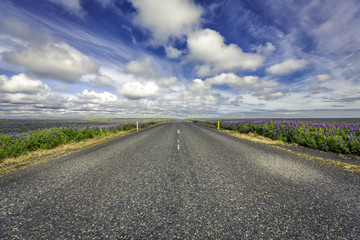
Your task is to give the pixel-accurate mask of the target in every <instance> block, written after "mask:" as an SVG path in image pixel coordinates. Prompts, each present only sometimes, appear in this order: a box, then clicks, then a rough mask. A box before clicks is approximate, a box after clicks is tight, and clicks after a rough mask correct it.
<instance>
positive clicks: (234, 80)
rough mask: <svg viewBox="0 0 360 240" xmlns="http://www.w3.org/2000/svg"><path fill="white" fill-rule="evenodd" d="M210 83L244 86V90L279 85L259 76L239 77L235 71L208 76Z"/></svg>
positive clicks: (207, 81)
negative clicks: (261, 79) (262, 79)
mask: <svg viewBox="0 0 360 240" xmlns="http://www.w3.org/2000/svg"><path fill="white" fill-rule="evenodd" d="M205 83H206V84H208V85H224V84H227V85H229V86H235V87H242V89H244V90H256V89H264V88H274V87H277V86H279V83H278V82H275V81H260V79H259V77H258V76H244V77H239V76H237V75H236V74H234V73H221V74H219V75H216V76H214V77H211V78H206V79H205Z"/></svg>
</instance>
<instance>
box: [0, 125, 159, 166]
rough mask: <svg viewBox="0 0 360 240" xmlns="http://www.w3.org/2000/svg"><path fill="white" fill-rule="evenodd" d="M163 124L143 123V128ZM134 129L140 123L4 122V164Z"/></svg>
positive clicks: (0, 141)
mask: <svg viewBox="0 0 360 240" xmlns="http://www.w3.org/2000/svg"><path fill="white" fill-rule="evenodd" d="M160 121H163V120H156V121H145V120H140V121H139V128H144V127H147V126H150V125H154V124H156V123H158V122H160ZM134 128H136V121H134V120H132V121H130V120H123V119H79V120H77V119H64V120H34V119H31V120H13V119H12V120H0V162H2V161H3V160H4V159H5V158H9V157H17V156H20V155H23V154H26V153H28V152H31V151H35V150H38V149H51V148H54V147H57V146H59V145H62V144H67V143H71V142H79V141H82V140H85V139H89V138H93V137H96V136H100V135H104V134H110V133H116V132H119V131H127V130H131V129H134Z"/></svg>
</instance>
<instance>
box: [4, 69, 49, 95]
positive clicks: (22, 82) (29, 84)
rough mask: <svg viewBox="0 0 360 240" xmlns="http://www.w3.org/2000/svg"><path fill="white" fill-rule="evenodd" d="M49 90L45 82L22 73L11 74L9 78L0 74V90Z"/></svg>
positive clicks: (34, 92)
mask: <svg viewBox="0 0 360 240" xmlns="http://www.w3.org/2000/svg"><path fill="white" fill-rule="evenodd" d="M49 91H50V88H49V87H48V86H47V85H46V84H44V83H43V82H41V81H40V80H37V79H31V78H29V77H27V76H26V75H25V74H23V73H21V74H18V75H15V76H12V77H11V78H10V79H9V78H8V77H7V76H5V75H0V92H5V93H26V94H37V93H41V92H43V93H44V92H49Z"/></svg>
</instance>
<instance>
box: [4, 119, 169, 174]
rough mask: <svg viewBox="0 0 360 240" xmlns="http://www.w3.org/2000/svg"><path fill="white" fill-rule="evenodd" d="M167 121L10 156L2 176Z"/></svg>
mask: <svg viewBox="0 0 360 240" xmlns="http://www.w3.org/2000/svg"><path fill="white" fill-rule="evenodd" d="M166 123H168V121H167V122H159V123H157V124H154V125H151V126H148V127H145V128H140V129H139V130H138V131H136V129H132V130H128V131H120V132H117V133H112V134H108V135H102V136H98V137H94V138H91V139H86V140H84V141H80V142H76V143H68V144H64V145H60V146H57V147H56V148H52V149H40V150H37V151H34V152H30V153H28V154H26V155H22V156H19V157H16V158H8V159H5V160H4V161H3V162H2V163H1V164H0V177H2V176H5V175H8V174H10V173H14V172H16V171H19V170H21V169H24V168H27V167H31V166H34V165H37V164H39V163H44V162H47V161H50V160H53V159H58V158H60V157H64V156H67V155H70V154H72V153H75V152H78V151H81V150H83V149H87V148H90V147H93V146H96V145H99V144H102V143H105V142H109V141H111V140H114V139H117V138H121V137H125V136H128V135H130V134H133V133H137V132H141V131H143V130H146V129H150V128H152V127H155V126H159V125H162V124H166Z"/></svg>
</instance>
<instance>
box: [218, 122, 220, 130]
mask: <svg viewBox="0 0 360 240" xmlns="http://www.w3.org/2000/svg"><path fill="white" fill-rule="evenodd" d="M219 129H220V121H218V130H219Z"/></svg>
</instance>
